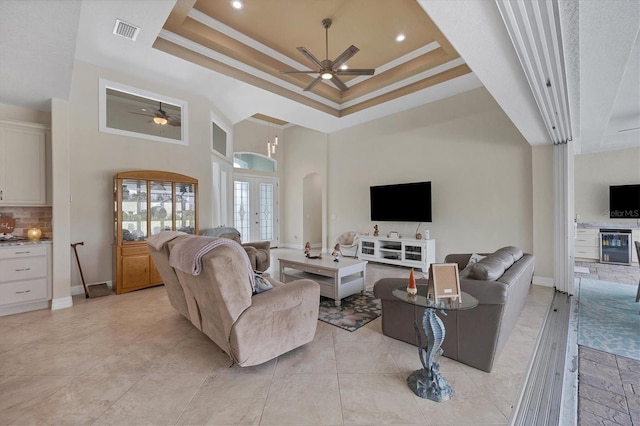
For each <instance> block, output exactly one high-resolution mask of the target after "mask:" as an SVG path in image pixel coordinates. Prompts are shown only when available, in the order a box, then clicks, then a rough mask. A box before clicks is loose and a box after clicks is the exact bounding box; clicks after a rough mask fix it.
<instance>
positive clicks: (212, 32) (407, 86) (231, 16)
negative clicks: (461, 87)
mask: <svg viewBox="0 0 640 426" xmlns="http://www.w3.org/2000/svg"><path fill="white" fill-rule="evenodd" d="M243 3H244V7H243V8H242V9H234V8H233V7H232V5H231V2H230V1H229V0H178V2H177V3H176V5H175V7H174V8H173V10H172V12H171V14H170V15H169V17H168V19H167V20H166V22H165V24H164V26H163V29H162V31H161V32H160V34H159V35H158V37H157V38H156V40H155V43H154V47H155V48H157V49H159V50H162V51H164V52H166V53H169V54H172V55H174V56H177V57H180V58H182V59H185V60H187V61H190V62H193V63H195V64H198V65H200V66H203V67H206V68H209V69H212V70H214V71H216V72H220V73H223V74H225V75H228V76H231V77H234V78H236V79H239V80H242V81H244V82H247V83H250V84H252V85H254V86H257V87H260V88H262V89H266V90H269V91H271V92H274V93H276V94H279V95H281V96H284V97H287V98H289V99H292V100H295V101H297V102H300V103H303V104H305V105H308V106H311V107H313V108H316V109H318V110H321V111H324V112H326V113H329V114H332V115H334V116H337V117H343V116H346V115H348V114H351V113H354V112H357V111H361V110H363V109H366V108H369V107H372V106H375V105H378V104H381V103H383V102H387V101H389V100H392V99H395V98H398V97H401V96H404V95H408V94H410V93H413V92H416V91H418V90H421V89H425V88H427V87H430V86H434V85H436V84H439V83H443V82H445V81H447V80H450V79H453V78H456V77H459V76H461V75H464V74H467V73H470V72H471V70H470V69H469V67H468V66H467V65H466V64H465V62H464V61H463V60H462V58H461V57H460V55H459V54H458V53H457V52H456V50H455V49H454V48H453V47H452V46H451V44H450V43H449V42H448V40H447V39H446V38H445V37H444V36H443V34H442V33H441V32H440V31H439V30H438V28H437V27H436V26H435V25H434V23H433V22H432V21H431V19H430V18H429V16H428V15H427V14H426V13H425V12H424V10H423V9H422V8H421V7H420V5H419V4H418V3H417V2H415V0H378V1H376V2H371V1H370V0H323V1H295V0H244V1H243ZM325 18H331V19H332V20H333V24H332V26H331V28H329V30H328V58H326V56H327V54H326V52H325V50H326V49H325V47H326V46H325V29H324V28H323V26H322V24H321V22H322V20H323V19H325ZM399 34H404V35H405V37H406V39H405V40H404V41H402V42H398V41H396V36H398V35H399ZM352 44H353V45H355V46H357V47H358V48H359V49H360V51H359V52H358V53H357V54H356V55H354V56H353V57H352V58H351V59H349V60H348V61H347V65H348V67H349V68H352V69H353V68H375V70H376V71H375V75H373V76H357V77H346V76H345V77H341V79H342V80H343V81H344V82H345V83H346V84H347V86H348V87H349V90H346V91H340V90H338V89H337V88H336V87H335V86H334V85H333V84H331V83H330V82H322V83H321V84H317V85H316V86H315V87H314V88H313V89H312V90H311V91H308V92H305V91H303V89H304V88H305V87H307V86H308V85H309V83H311V82H312V81H313V80H314V79H315V78H316V77H317V74H282V71H291V70H315V67H314V66H313V64H312V63H311V62H310V61H308V59H307V58H306V57H304V56H303V55H302V54H301V53H300V52H299V51H298V50H297V49H296V48H297V47H298V46H303V47H305V48H307V49H308V50H309V51H311V52H312V54H313V55H314V56H316V58H318V59H319V60H321V61H322V60H324V59H331V60H333V59H335V58H336V57H337V56H338V55H340V54H341V53H342V52H343V51H344V50H345V49H346V48H347V47H349V46H350V45H352Z"/></svg>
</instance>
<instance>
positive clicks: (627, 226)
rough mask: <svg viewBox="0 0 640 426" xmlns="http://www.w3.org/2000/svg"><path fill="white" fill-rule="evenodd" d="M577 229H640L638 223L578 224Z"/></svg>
mask: <svg viewBox="0 0 640 426" xmlns="http://www.w3.org/2000/svg"><path fill="white" fill-rule="evenodd" d="M578 228H599V229H640V223H639V222H638V221H630V222H629V223H623V222H579V223H578Z"/></svg>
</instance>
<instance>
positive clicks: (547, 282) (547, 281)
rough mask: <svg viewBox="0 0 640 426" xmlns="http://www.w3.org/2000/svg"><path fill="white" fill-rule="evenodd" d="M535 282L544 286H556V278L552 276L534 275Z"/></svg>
mask: <svg viewBox="0 0 640 426" xmlns="http://www.w3.org/2000/svg"><path fill="white" fill-rule="evenodd" d="M533 284H535V285H541V286H544V287H554V286H555V285H556V284H555V280H554V279H553V278H552V277H540V276H537V275H534V276H533Z"/></svg>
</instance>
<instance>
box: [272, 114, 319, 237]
mask: <svg viewBox="0 0 640 426" xmlns="http://www.w3.org/2000/svg"><path fill="white" fill-rule="evenodd" d="M283 138H284V146H283V148H284V150H283V154H282V155H283V162H282V170H283V178H282V180H281V182H280V189H281V191H280V193H281V194H283V200H282V203H281V204H280V206H281V208H280V230H281V231H280V232H281V234H282V242H283V246H285V247H293V248H299V249H302V248H303V247H304V243H305V241H303V199H304V198H303V194H304V191H303V179H304V177H305V176H307V175H309V174H310V173H318V175H319V176H320V180H321V182H322V206H323V207H322V211H323V214H322V234H323V236H322V241H323V243H324V244H326V241H327V238H326V232H327V230H326V215H325V212H326V205H327V202H326V200H327V135H326V134H324V133H320V132H317V131H315V130H309V129H305V128H303V127H298V126H294V127H290V128H287V129H285V131H284V135H283ZM323 248H325V249H326V248H327V247H326V245H325V246H324V247H323Z"/></svg>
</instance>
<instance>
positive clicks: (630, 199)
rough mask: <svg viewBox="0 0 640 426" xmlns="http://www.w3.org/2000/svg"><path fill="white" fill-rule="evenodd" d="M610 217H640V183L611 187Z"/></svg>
mask: <svg viewBox="0 0 640 426" xmlns="http://www.w3.org/2000/svg"><path fill="white" fill-rule="evenodd" d="M609 217H610V218H611V219H640V184H638V185H611V186H610V187H609Z"/></svg>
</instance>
